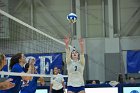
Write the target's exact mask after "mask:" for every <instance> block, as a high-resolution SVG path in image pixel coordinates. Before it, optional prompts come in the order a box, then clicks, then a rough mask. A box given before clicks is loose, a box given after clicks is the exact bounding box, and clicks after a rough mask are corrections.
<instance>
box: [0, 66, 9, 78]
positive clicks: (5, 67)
mask: <svg viewBox="0 0 140 93" xmlns="http://www.w3.org/2000/svg"><path fill="white" fill-rule="evenodd" d="M1 71H5V72H8V65H5V66H3V68H2V69H1ZM0 77H1V78H7V77H8V76H7V75H3V76H2V75H0Z"/></svg>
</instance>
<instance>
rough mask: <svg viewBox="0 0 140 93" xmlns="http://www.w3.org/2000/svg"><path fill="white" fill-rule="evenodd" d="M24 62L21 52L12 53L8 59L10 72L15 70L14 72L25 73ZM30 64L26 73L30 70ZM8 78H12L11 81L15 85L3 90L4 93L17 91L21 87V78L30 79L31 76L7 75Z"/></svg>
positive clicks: (16, 92) (17, 92) (15, 92)
mask: <svg viewBox="0 0 140 93" xmlns="http://www.w3.org/2000/svg"><path fill="white" fill-rule="evenodd" d="M25 63H26V60H25V56H24V54H23V53H18V54H16V55H14V56H13V57H12V58H11V60H10V69H11V72H16V73H25V72H24V70H23V66H24V64H25ZM32 67H33V66H32V64H30V66H29V69H28V71H27V73H31V72H32ZM9 78H12V79H13V81H12V82H13V83H15V86H14V87H13V88H11V89H8V90H4V93H19V91H20V89H21V84H22V82H21V80H22V79H23V80H26V81H28V80H32V77H31V76H9Z"/></svg>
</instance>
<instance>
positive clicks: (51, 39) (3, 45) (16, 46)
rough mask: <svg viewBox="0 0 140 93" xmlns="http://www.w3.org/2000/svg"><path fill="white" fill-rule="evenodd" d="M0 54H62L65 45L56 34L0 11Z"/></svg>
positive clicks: (6, 73)
mask: <svg viewBox="0 0 140 93" xmlns="http://www.w3.org/2000/svg"><path fill="white" fill-rule="evenodd" d="M70 47H71V46H70ZM0 52H1V53H4V54H16V53H19V52H20V53H24V54H29V53H30V54H32V53H34V54H39V53H63V52H65V44H64V42H63V38H62V37H59V35H58V34H57V33H53V32H51V31H49V30H47V29H46V30H41V29H37V28H35V27H33V26H31V25H29V24H27V23H25V22H23V21H21V20H19V19H18V18H16V17H14V16H12V15H10V14H9V13H7V12H4V11H3V10H1V9H0ZM8 64H9V63H8ZM44 65H45V64H44ZM40 68H41V67H40ZM0 74H1V75H2V74H3V75H14V76H16V75H20V76H36V77H40V76H41V74H39V75H37V74H32V75H30V74H23V73H13V72H12V73H11V72H0ZM42 77H50V75H45V73H44V74H42Z"/></svg>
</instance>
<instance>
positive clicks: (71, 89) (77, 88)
mask: <svg viewBox="0 0 140 93" xmlns="http://www.w3.org/2000/svg"><path fill="white" fill-rule="evenodd" d="M83 90H85V87H84V86H81V87H72V86H68V87H67V91H71V92H74V93H78V92H80V91H83Z"/></svg>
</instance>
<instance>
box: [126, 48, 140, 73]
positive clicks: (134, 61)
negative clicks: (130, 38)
mask: <svg viewBox="0 0 140 93" xmlns="http://www.w3.org/2000/svg"><path fill="white" fill-rule="evenodd" d="M127 73H140V51H134V50H129V51H127Z"/></svg>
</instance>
